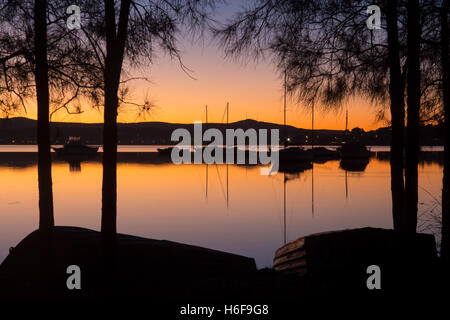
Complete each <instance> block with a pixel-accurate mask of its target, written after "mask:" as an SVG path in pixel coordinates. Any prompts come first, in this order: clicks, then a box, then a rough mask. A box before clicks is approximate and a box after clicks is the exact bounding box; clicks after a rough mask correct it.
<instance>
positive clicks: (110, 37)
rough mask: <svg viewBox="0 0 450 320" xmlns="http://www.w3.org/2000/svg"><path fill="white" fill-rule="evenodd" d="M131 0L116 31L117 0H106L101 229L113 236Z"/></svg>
mask: <svg viewBox="0 0 450 320" xmlns="http://www.w3.org/2000/svg"><path fill="white" fill-rule="evenodd" d="M129 12H130V0H123V1H121V6H120V14H119V23H118V27H117V34H116V22H115V19H116V16H115V10H114V0H105V24H106V42H107V43H106V61H105V75H104V80H105V110H104V127H103V188H102V223H101V231H102V233H103V235H105V236H106V237H114V236H115V234H116V224H117V221H116V220H117V142H118V141H117V108H118V105H119V103H118V102H119V101H118V96H117V92H118V90H119V83H120V74H121V71H122V63H123V57H124V52H125V42H126V38H127V27H128V15H129Z"/></svg>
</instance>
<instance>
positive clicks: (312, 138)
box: [311, 101, 314, 149]
mask: <svg viewBox="0 0 450 320" xmlns="http://www.w3.org/2000/svg"><path fill="white" fill-rule="evenodd" d="M313 148H314V101H313V102H312V106H311V149H313Z"/></svg>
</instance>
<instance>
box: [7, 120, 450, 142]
mask: <svg viewBox="0 0 450 320" xmlns="http://www.w3.org/2000/svg"><path fill="white" fill-rule="evenodd" d="M36 126H37V121H36V120H32V119H28V118H23V117H17V118H10V119H0V144H36ZM178 128H185V129H187V130H189V132H191V135H192V136H193V128H194V126H193V124H181V123H167V122H139V123H119V124H118V133H119V144H124V145H132V144H145V145H149V144H153V145H166V144H174V143H176V142H171V141H170V137H171V134H172V132H173V131H174V130H175V129H178ZM203 128H217V129H219V130H221V131H222V132H224V131H225V129H226V128H227V126H226V124H223V123H209V124H203ZM228 128H230V129H239V128H240V129H243V130H247V129H250V128H253V129H256V130H258V129H279V130H280V138H281V137H282V136H283V133H284V126H283V125H280V124H276V123H269V122H262V121H256V120H252V119H246V120H241V121H237V122H233V123H230V124H229V125H228ZM102 129H103V124H101V123H93V124H91V123H71V122H52V123H51V139H52V144H62V143H64V141H65V140H66V139H67V138H68V137H69V136H79V137H81V138H82V140H83V142H84V143H87V144H94V145H100V144H102ZM286 131H287V135H288V137H289V138H290V140H291V142H292V143H293V144H310V143H311V129H302V128H296V127H293V126H287V127H286ZM442 133H443V130H442V128H441V127H440V126H426V127H423V128H422V133H421V140H422V141H421V144H422V145H442ZM390 135H391V130H390V128H389V127H386V128H379V129H377V130H372V131H368V132H365V131H364V130H362V129H359V128H355V129H353V130H352V131H351V132H349V133H347V135H346V134H345V132H344V131H343V130H326V129H321V130H315V131H314V143H315V144H322V145H330V144H338V143H341V142H342V141H343V139H344V138H345V137H348V136H351V137H354V138H356V139H358V140H360V141H362V142H363V143H365V144H367V145H389V144H390Z"/></svg>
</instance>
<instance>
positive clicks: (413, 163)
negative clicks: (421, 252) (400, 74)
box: [405, 0, 421, 233]
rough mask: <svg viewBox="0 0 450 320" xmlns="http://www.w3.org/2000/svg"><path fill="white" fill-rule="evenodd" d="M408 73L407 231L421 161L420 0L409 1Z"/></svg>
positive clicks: (413, 218)
mask: <svg viewBox="0 0 450 320" xmlns="http://www.w3.org/2000/svg"><path fill="white" fill-rule="evenodd" d="M407 6H408V21H407V24H408V75H407V84H408V86H407V95H408V97H407V104H408V107H407V111H408V116H407V126H406V165H405V169H406V170H405V196H406V197H405V198H406V199H407V201H406V228H407V229H406V231H407V232H408V233H415V232H416V228H417V202H418V168H417V167H418V164H419V110H420V34H421V27H420V13H419V0H409V1H408V5H407Z"/></svg>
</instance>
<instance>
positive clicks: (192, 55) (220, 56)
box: [27, 0, 386, 130]
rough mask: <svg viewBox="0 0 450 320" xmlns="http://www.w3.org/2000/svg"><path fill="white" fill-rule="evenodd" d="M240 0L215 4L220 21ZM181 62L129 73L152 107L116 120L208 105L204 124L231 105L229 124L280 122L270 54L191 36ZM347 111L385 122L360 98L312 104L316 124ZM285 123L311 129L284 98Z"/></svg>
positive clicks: (188, 114) (196, 112) (362, 122)
mask: <svg viewBox="0 0 450 320" xmlns="http://www.w3.org/2000/svg"><path fill="white" fill-rule="evenodd" d="M240 3H241V2H240V1H237V0H232V1H228V4H227V5H226V6H223V7H220V8H218V10H217V12H218V15H219V19H220V20H221V21H224V19H226V18H227V17H230V16H232V15H233V12H236V10H239V8H240V7H241V4H240ZM180 39H182V40H180V42H179V44H180V46H179V47H180V49H181V50H182V52H183V62H184V64H185V65H186V66H187V67H188V68H189V69H191V70H193V73H192V76H193V77H195V78H196V80H193V79H191V78H190V77H189V76H188V75H187V74H186V73H184V72H183V70H182V69H181V67H180V66H179V64H178V61H175V60H171V59H170V58H169V57H167V56H164V54H160V55H159V56H158V57H157V58H156V59H155V60H154V64H153V65H151V66H147V67H144V68H142V70H140V71H133V74H132V75H133V76H135V75H136V76H145V77H147V78H149V79H150V81H151V82H150V83H149V82H144V81H136V82H133V83H132V84H131V89H132V92H133V93H132V98H134V99H135V100H136V101H142V99H143V98H144V97H148V98H150V99H151V100H152V101H153V102H154V103H155V104H156V106H157V107H156V108H155V109H154V111H153V112H152V113H151V114H150V115H149V116H146V117H145V118H138V117H137V112H136V110H133V109H126V110H123V111H122V112H121V113H120V114H119V121H120V122H136V121H163V122H177V123H192V122H193V121H196V120H202V121H204V120H205V105H208V116H209V119H208V120H209V122H221V121H222V119H223V115H224V111H225V106H226V103H227V102H229V103H230V115H229V116H230V122H233V121H238V120H242V119H246V118H251V119H255V120H259V121H267V122H276V123H283V90H282V85H283V84H282V80H281V78H280V77H279V75H278V73H277V71H276V69H275V65H274V64H273V63H271V61H270V58H267V59H263V60H260V61H253V60H251V59H247V60H243V61H236V60H233V59H230V58H226V57H225V56H224V53H223V51H222V50H221V49H220V48H219V47H218V45H217V43H214V42H213V41H212V40H211V39H208V37H207V39H205V40H203V41H196V42H194V43H192V41H191V38H189V37H184V35H182V36H180ZM346 108H348V111H349V128H353V127H356V126H359V127H362V128H364V129H366V130H369V129H374V128H377V127H380V126H385V125H386V123H383V122H376V117H375V114H376V112H375V109H374V107H371V106H370V105H369V102H368V101H366V100H364V99H362V98H355V99H352V100H351V101H349V102H348V103H346V104H344V106H343V108H342V109H341V110H340V111H331V112H323V111H320V108H316V113H315V124H314V126H315V128H317V129H320V128H328V129H344V128H345V109H346ZM27 116H29V117H32V118H35V117H36V111H35V108H32V107H29V110H28V115H27ZM102 118H103V117H102V114H101V111H98V110H92V109H91V108H89V106H84V112H83V114H81V115H68V114H67V113H65V111H60V112H59V113H58V114H56V115H55V116H54V117H53V118H52V121H71V122H102V120H103V119H102ZM287 123H288V124H289V125H293V126H296V127H303V128H310V127H311V110H309V109H306V108H304V107H303V106H302V105H300V104H298V103H295V101H293V100H289V99H288V106H287Z"/></svg>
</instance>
